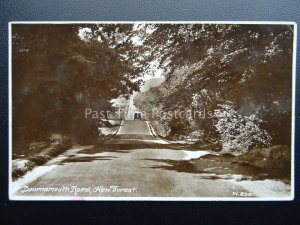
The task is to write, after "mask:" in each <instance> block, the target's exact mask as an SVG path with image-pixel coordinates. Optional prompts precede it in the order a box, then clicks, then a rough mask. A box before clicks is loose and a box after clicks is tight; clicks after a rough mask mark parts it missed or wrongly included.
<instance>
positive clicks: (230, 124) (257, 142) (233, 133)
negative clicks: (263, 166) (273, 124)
mask: <svg viewBox="0 0 300 225" xmlns="http://www.w3.org/2000/svg"><path fill="white" fill-rule="evenodd" d="M219 106H220V107H221V109H219V110H216V111H215V114H214V116H215V118H216V123H215V127H216V129H217V131H218V132H219V134H220V142H221V144H222V148H223V149H222V150H223V152H226V153H231V154H235V155H240V154H243V153H245V152H247V151H248V150H249V149H251V148H254V147H256V148H259V147H264V146H270V142H271V136H270V135H269V134H268V133H267V132H266V131H265V130H263V129H262V128H261V127H260V123H261V122H262V121H261V120H260V119H258V118H257V117H256V116H255V115H254V114H253V115H250V116H242V115H239V114H238V112H237V111H236V110H234V108H233V106H232V105H230V104H224V105H219Z"/></svg>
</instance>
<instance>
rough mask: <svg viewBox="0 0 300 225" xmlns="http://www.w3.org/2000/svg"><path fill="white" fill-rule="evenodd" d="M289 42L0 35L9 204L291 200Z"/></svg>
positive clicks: (274, 30) (223, 33) (245, 26)
mask: <svg viewBox="0 0 300 225" xmlns="http://www.w3.org/2000/svg"><path fill="white" fill-rule="evenodd" d="M296 33H297V25H296V24H295V23H294V22H226V21H224V22H201V21H188V22H172V21H171V22H170V21H165V22H152V21H139V22H115V21H112V22H89V21H82V22H53V21H52V22H51V21H50V22H11V23H9V100H10V101H9V129H10V131H9V134H10V138H9V144H10V148H9V153H10V154H9V175H10V176H9V177H10V178H9V179H10V180H9V198H10V199H11V200H92V201H95V200H97V201H107V200H109V201H110V200H112V201H113V200H118V201H119V200H126V201H127V200H133V201H141V200H143V201H145V200H146V201H216V200H217V201H228V200H230V201H268V200H271V201H273V200H285V201H287V200H293V198H294V114H295V65H296V61H295V60H296V37H297V34H296Z"/></svg>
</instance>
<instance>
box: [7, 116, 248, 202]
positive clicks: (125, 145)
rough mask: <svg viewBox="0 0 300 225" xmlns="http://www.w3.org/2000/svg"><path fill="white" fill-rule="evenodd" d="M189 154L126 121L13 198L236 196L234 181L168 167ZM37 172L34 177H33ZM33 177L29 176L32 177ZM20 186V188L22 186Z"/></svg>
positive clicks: (55, 164) (141, 123)
mask: <svg viewBox="0 0 300 225" xmlns="http://www.w3.org/2000/svg"><path fill="white" fill-rule="evenodd" d="M184 157H185V152H184V151H182V150H178V149H172V148H170V147H169V146H168V142H164V141H162V140H160V139H158V138H155V137H154V136H153V135H152V133H151V131H150V129H149V125H148V124H147V122H146V121H132V120H125V121H123V123H122V126H121V128H120V129H119V131H118V133H117V135H116V136H115V137H114V138H113V139H111V140H109V141H107V142H105V144H103V145H99V146H94V147H91V146H90V147H86V148H84V147H83V148H81V149H79V150H78V149H73V150H72V151H69V152H67V153H66V154H65V155H64V156H63V157H61V158H60V160H54V161H53V160H52V161H51V162H49V163H48V164H47V165H46V166H44V168H47V167H48V168H50V169H48V170H47V172H45V173H44V174H42V175H41V176H37V177H36V178H35V179H31V181H30V182H27V183H26V182H23V183H22V182H21V183H22V185H21V186H20V182H19V183H18V182H16V183H15V184H14V185H19V187H14V189H15V190H16V192H15V193H14V194H13V195H14V196H42V197H46V196H64V197H68V196H69V197H72V198H75V199H76V198H80V197H81V198H82V197H83V198H85V197H233V192H243V191H245V190H244V189H243V188H242V187H240V186H239V185H237V184H236V183H235V182H232V181H230V180H225V179H214V180H213V179H207V178H206V177H205V176H204V175H203V174H196V173H186V172H178V171H175V170H169V169H166V168H167V167H166V166H168V165H169V164H168V162H169V161H170V160H182V159H183V158H184ZM33 176H34V175H33ZM29 180H30V179H29ZM18 189H19V190H18Z"/></svg>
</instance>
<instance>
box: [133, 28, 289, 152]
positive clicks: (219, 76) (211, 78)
mask: <svg viewBox="0 0 300 225" xmlns="http://www.w3.org/2000/svg"><path fill="white" fill-rule="evenodd" d="M146 45H148V51H150V52H151V54H148V55H150V56H151V57H154V58H156V59H157V61H158V62H159V66H160V67H161V68H163V69H164V72H165V75H166V77H167V79H166V82H165V83H164V84H163V85H162V86H160V87H156V88H152V89H151V90H150V91H148V92H145V93H141V94H139V95H138V96H137V97H136V99H135V102H136V103H137V105H138V106H139V107H140V108H142V109H143V110H145V111H146V112H147V114H148V115H150V114H151V110H153V108H155V109H157V110H161V111H176V110H179V111H187V110H191V111H192V112H193V111H203V110H205V111H206V112H212V114H213V115H214V116H207V115H206V117H205V118H194V119H192V120H186V119H182V118H179V119H178V118H177V119H176V118H174V117H172V118H170V117H169V118H166V117H160V118H155V121H154V122H153V123H154V124H155V125H156V126H155V127H156V129H157V131H158V133H160V134H161V135H162V136H169V137H174V136H176V135H177V136H178V135H183V136H184V137H188V136H189V135H191V134H194V135H193V136H194V137H197V138H198V139H199V140H200V141H201V142H202V143H207V142H208V143H220V144H222V145H223V149H236V148H241V149H240V150H242V149H248V148H252V147H255V146H258V145H260V144H262V145H269V144H270V143H272V144H290V132H291V106H292V105H291V102H292V99H291V97H292V55H293V54H292V51H293V29H292V27H290V26H286V25H222V24H219V25H209V24H204V25H202V24H200V25H199V24H193V25H190V24H189V25H187V24H186V25H185V24H184V25H171V24H167V25H165V24H160V25H157V26H156V30H155V32H153V34H152V36H151V38H149V39H148V42H145V46H146ZM145 49H146V47H145ZM150 49H151V50H150ZM224 107H225V108H226V109H229V108H230V110H232V112H234V114H235V116H236V117H237V118H239V119H238V120H237V121H235V122H234V123H235V124H234V123H231V122H230V121H231V120H230V118H227V121H226V122H225V123H221V120H220V119H221V117H220V116H219V114H216V113H214V112H215V110H219V111H220V110H224ZM229 117H230V116H229ZM254 118H256V119H255V120H254ZM222 124H223V125H222ZM231 126H234V128H233V129H234V132H233V133H232V134H230V135H229V134H228V132H229V130H228V129H229V127H231ZM178 127H181V128H183V129H178ZM234 133H235V134H234ZM248 141H249V142H251V143H248V144H247V142H248ZM240 142H241V143H243V146H242V145H239V144H238V143H240ZM233 143H236V144H233Z"/></svg>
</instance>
